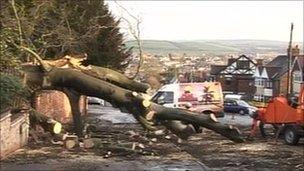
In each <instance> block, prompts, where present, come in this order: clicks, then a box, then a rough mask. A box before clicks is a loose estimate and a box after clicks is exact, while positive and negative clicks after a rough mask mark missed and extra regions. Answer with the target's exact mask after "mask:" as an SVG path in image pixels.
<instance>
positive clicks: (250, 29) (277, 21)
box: [107, 0, 304, 42]
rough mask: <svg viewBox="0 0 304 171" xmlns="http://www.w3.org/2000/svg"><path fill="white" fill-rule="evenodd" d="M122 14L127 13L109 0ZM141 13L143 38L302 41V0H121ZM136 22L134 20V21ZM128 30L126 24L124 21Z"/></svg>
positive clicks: (113, 11)
mask: <svg viewBox="0 0 304 171" xmlns="http://www.w3.org/2000/svg"><path fill="white" fill-rule="evenodd" d="M107 3H108V5H109V8H110V11H111V12H112V13H113V14H114V15H115V16H116V17H117V18H119V17H120V16H124V17H127V16H128V15H126V13H124V12H123V10H122V9H121V8H119V7H118V6H117V4H116V3H115V2H114V1H107ZM118 3H119V4H121V5H122V6H123V7H125V8H126V9H128V11H129V12H130V13H132V14H133V15H135V16H139V17H140V18H141V20H142V23H141V25H140V26H141V33H142V34H141V37H142V39H153V40H204V39H263V40H279V41H289V31H290V23H291V22H293V23H294V34H293V35H294V36H293V40H294V41H300V42H303V7H304V5H303V0H302V1H213V2H212V1H118ZM129 20H130V21H131V22H132V20H131V19H130V18H129ZM133 23H134V22H133ZM121 27H122V28H123V29H122V31H123V32H127V30H128V29H127V28H126V24H123V23H122V24H121Z"/></svg>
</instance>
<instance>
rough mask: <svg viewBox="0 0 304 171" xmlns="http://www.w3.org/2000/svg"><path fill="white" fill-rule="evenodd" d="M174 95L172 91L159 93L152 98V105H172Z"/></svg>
mask: <svg viewBox="0 0 304 171" xmlns="http://www.w3.org/2000/svg"><path fill="white" fill-rule="evenodd" d="M173 99H174V95H173V92H172V91H159V92H157V94H156V95H155V96H154V97H153V98H152V101H153V102H154V103H163V104H165V103H173Z"/></svg>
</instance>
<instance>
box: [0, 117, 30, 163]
mask: <svg viewBox="0 0 304 171" xmlns="http://www.w3.org/2000/svg"><path fill="white" fill-rule="evenodd" d="M28 135H29V117H28V114H27V113H19V114H15V115H11V113H10V112H9V111H8V112H5V113H2V114H1V115H0V158H1V159H4V158H5V157H7V156H8V155H9V154H10V153H12V152H14V151H15V150H17V149H19V148H21V147H22V146H24V145H26V144H27V142H28Z"/></svg>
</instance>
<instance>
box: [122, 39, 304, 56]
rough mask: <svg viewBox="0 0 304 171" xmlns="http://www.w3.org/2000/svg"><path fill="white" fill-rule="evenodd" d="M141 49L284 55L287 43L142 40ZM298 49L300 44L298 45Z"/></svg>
mask: <svg viewBox="0 0 304 171" xmlns="http://www.w3.org/2000/svg"><path fill="white" fill-rule="evenodd" d="M142 43H143V49H144V51H145V52H147V53H152V54H159V55H166V54H168V53H180V54H182V53H186V54H191V55H202V54H203V53H205V54H213V55H223V54H229V53H243V54H256V53H271V52H275V53H282V54H285V53H286V49H287V47H288V42H280V41H269V40H197V41H163V40H143V41H142ZM294 44H297V43H294ZM298 44H299V45H300V48H301V47H302V46H303V44H302V43H298ZM126 45H127V46H128V47H133V49H134V51H135V52H136V51H137V50H138V47H137V45H136V42H135V41H128V42H127V43H126Z"/></svg>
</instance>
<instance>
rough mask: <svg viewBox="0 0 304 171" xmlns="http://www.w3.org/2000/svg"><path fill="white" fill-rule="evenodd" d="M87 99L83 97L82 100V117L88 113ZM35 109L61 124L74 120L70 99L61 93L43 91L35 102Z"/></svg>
mask: <svg viewBox="0 0 304 171" xmlns="http://www.w3.org/2000/svg"><path fill="white" fill-rule="evenodd" d="M86 99H87V98H86V96H81V98H80V105H79V107H80V111H81V114H82V115H84V114H86V111H87V102H86ZM35 108H36V110H37V111H38V112H41V113H42V114H44V115H46V116H49V117H51V118H53V119H55V120H57V121H59V122H61V123H67V122H70V121H72V120H73V117H72V112H71V107H70V102H69V99H68V97H67V96H66V95H65V94H64V93H63V92H60V91H55V90H45V91H42V92H41V93H40V94H39V95H38V97H37V98H36V100H35Z"/></svg>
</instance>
